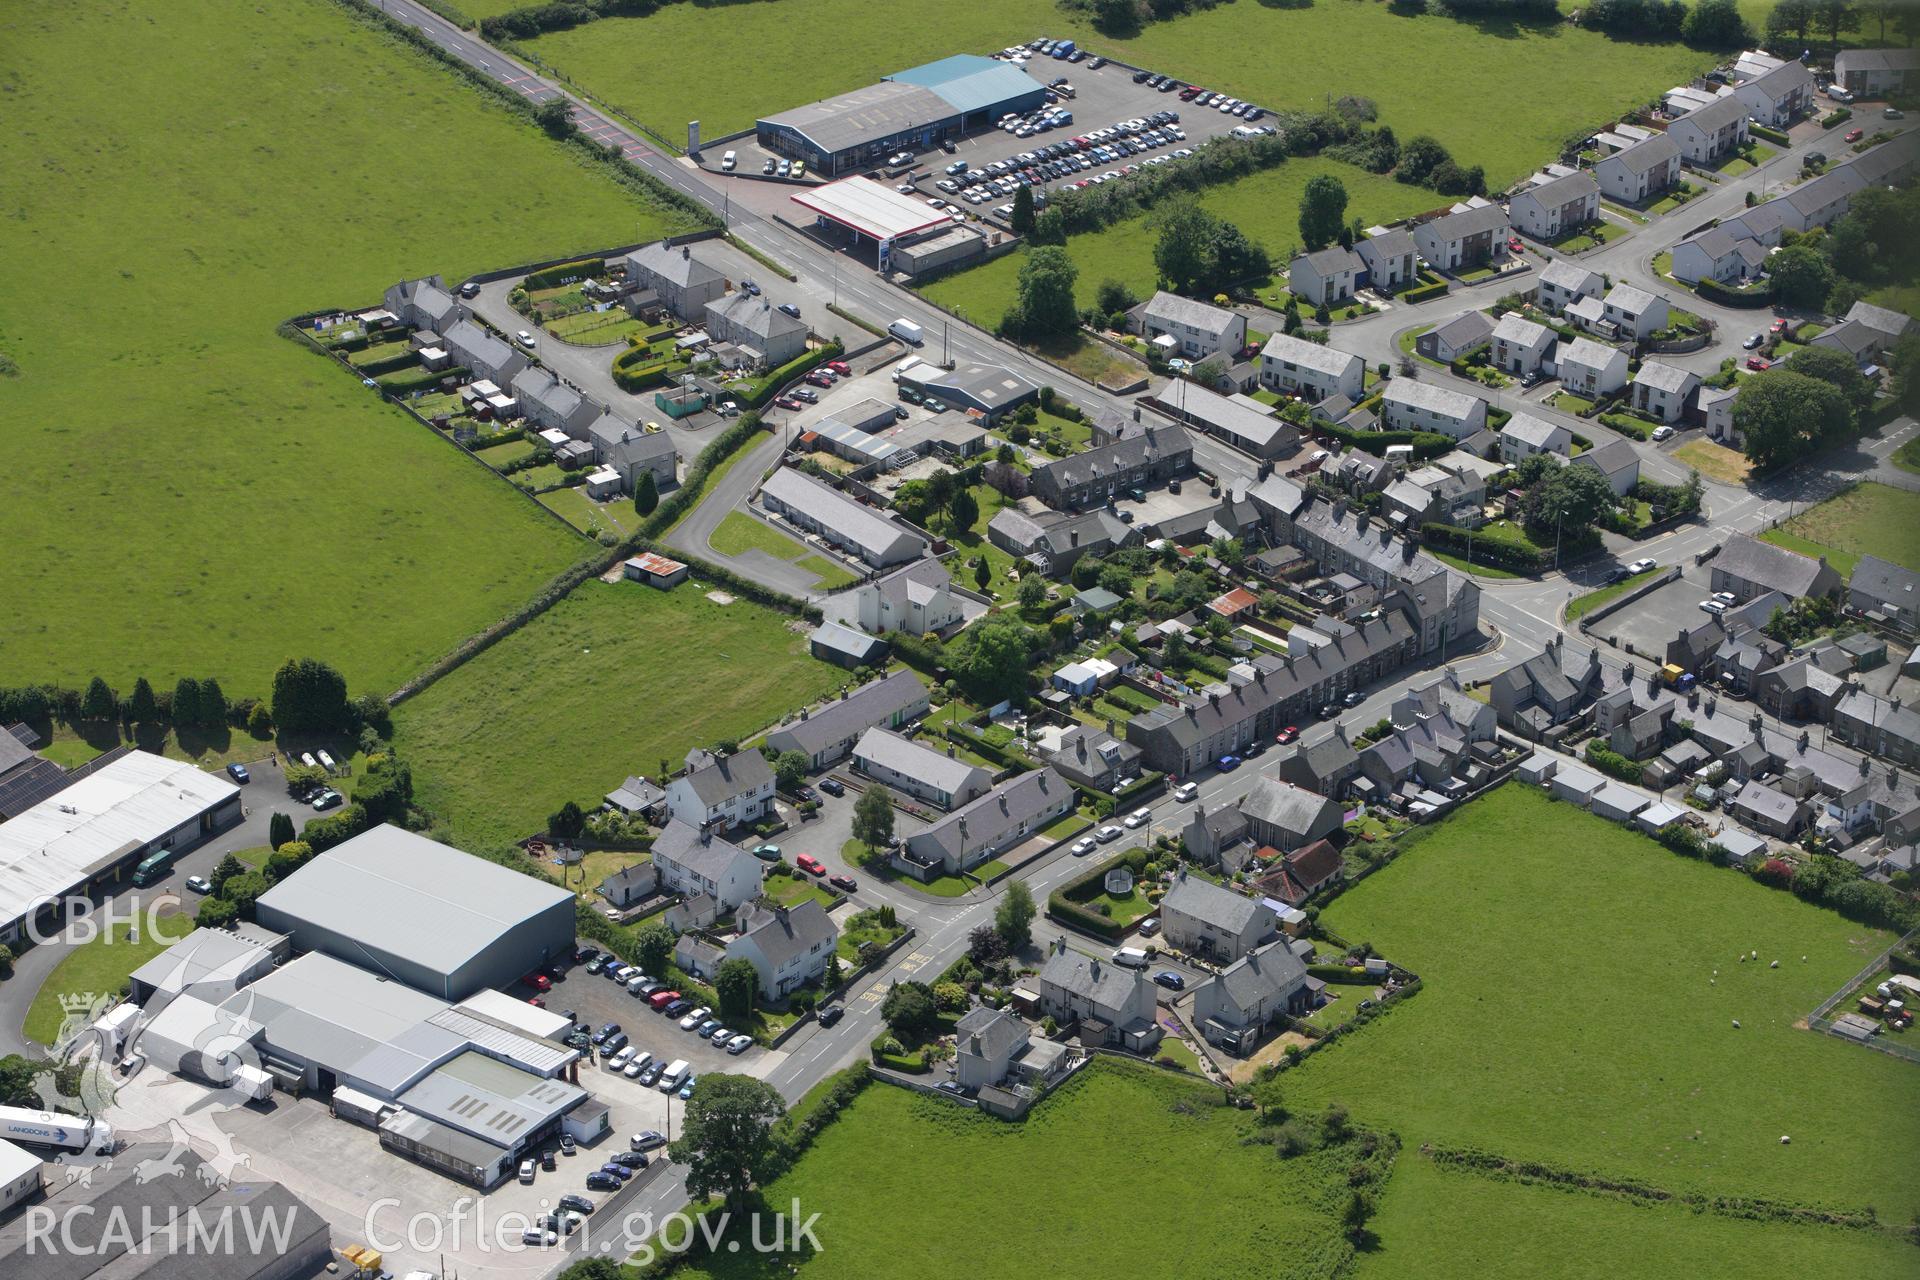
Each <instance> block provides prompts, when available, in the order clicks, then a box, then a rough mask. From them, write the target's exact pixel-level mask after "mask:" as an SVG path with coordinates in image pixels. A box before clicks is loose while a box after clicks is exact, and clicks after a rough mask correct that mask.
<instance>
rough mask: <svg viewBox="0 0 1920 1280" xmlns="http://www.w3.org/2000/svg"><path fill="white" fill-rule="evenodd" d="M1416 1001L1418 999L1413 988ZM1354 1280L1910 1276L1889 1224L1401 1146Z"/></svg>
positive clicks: (1909, 1250)
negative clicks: (1873, 1227) (1731, 1206)
mask: <svg viewBox="0 0 1920 1280" xmlns="http://www.w3.org/2000/svg"><path fill="white" fill-rule="evenodd" d="M1421 998H1422V999H1424V998H1425V997H1424V996H1423V997H1421ZM1369 1225H1370V1226H1371V1227H1372V1229H1373V1232H1374V1234H1375V1235H1376V1236H1377V1237H1378V1246H1377V1247H1376V1248H1373V1249H1370V1250H1367V1251H1365V1252H1363V1253H1362V1254H1361V1255H1360V1262H1359V1265H1358V1266H1356V1267H1355V1268H1354V1270H1353V1273H1352V1275H1353V1278H1354V1280H1483V1278H1484V1277H1487V1276H1553V1277H1554V1278H1555V1280H1670V1277H1673V1276H1687V1277H1688V1278H1689V1280H1778V1277H1781V1276H1899V1275H1912V1274H1913V1270H1914V1253H1913V1246H1912V1245H1911V1244H1908V1243H1906V1242H1904V1241H1901V1240H1898V1239H1896V1238H1894V1236H1893V1235H1892V1234H1891V1233H1890V1232H1877V1231H1857V1230H1848V1229H1845V1228H1840V1227H1815V1226H1795V1225H1790V1224H1787V1223H1780V1222H1742V1221H1735V1220H1733V1219H1731V1218H1725V1217H1720V1216H1718V1215H1715V1214H1707V1213H1695V1212H1693V1211H1692V1210H1691V1209H1684V1208H1680V1207H1678V1206H1669V1205H1660V1206H1651V1205H1639V1204H1633V1203H1629V1202H1626V1201H1622V1200H1618V1199H1613V1198H1611V1197H1605V1196H1599V1195H1591V1194H1586V1193H1583V1192H1578V1191H1562V1190H1559V1189H1555V1188H1548V1187H1539V1186H1520V1185H1515V1184H1513V1183H1508V1182H1496V1181H1494V1180H1492V1179H1489V1178H1482V1177H1476V1176H1474V1175H1472V1174H1467V1173H1459V1172H1453V1171H1450V1170H1445V1169H1441V1168H1439V1167H1437V1166H1435V1165H1434V1163H1433V1162H1432V1161H1430V1160H1427V1159H1426V1158H1424V1157H1422V1156H1421V1155H1419V1154H1418V1153H1416V1152H1413V1151H1403V1152H1402V1153H1401V1156H1400V1162H1399V1164H1398V1166H1397V1167H1396V1168H1395V1170H1394V1174H1393V1178H1392V1180H1391V1181H1389V1182H1388V1183H1387V1187H1386V1193H1385V1194H1384V1195H1383V1196H1382V1197H1381V1200H1380V1214H1379V1216H1378V1217H1376V1218H1375V1219H1374V1220H1373V1221H1372V1223H1370V1224H1369Z"/></svg>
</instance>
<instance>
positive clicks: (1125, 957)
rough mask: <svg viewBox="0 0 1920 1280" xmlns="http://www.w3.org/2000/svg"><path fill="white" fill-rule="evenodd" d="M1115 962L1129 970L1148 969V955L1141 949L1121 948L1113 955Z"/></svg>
mask: <svg viewBox="0 0 1920 1280" xmlns="http://www.w3.org/2000/svg"><path fill="white" fill-rule="evenodd" d="M1113 962H1114V963H1115V964H1117V965H1121V966H1123V967H1125V968H1128V969H1144V968H1146V967H1147V953H1146V952H1144V951H1142V950H1141V949H1140V948H1139V947H1121V948H1119V949H1117V950H1116V951H1115V952H1114V953H1113Z"/></svg>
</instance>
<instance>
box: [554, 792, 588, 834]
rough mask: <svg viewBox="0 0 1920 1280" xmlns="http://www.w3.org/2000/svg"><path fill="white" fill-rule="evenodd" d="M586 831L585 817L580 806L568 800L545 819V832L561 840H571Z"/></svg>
mask: <svg viewBox="0 0 1920 1280" xmlns="http://www.w3.org/2000/svg"><path fill="white" fill-rule="evenodd" d="M586 829H587V815H586V814H584V813H582V812H581V811H580V806H579V805H577V804H575V803H574V802H573V801H571V800H569V801H567V802H566V803H565V804H563V805H561V806H560V807H559V808H558V809H557V810H555V811H554V813H553V816H551V817H549V818H548V819H547V830H548V831H549V832H551V833H552V834H553V835H556V836H559V837H560V838H561V839H562V840H571V839H573V838H574V837H575V836H577V835H579V834H580V833H581V832H582V831H585V830H586Z"/></svg>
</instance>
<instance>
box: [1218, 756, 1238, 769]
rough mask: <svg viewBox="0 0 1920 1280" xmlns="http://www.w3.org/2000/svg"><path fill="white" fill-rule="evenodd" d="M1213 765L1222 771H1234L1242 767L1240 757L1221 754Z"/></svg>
mask: <svg viewBox="0 0 1920 1280" xmlns="http://www.w3.org/2000/svg"><path fill="white" fill-rule="evenodd" d="M1213 767H1214V768H1216V769H1218V770H1219V771H1220V772H1222V773H1232V772H1233V771H1234V770H1235V769H1238V768H1239V767H1240V757H1239V756H1235V755H1225V756H1221V757H1220V758H1219V759H1218V760H1215V761H1214V762H1213Z"/></svg>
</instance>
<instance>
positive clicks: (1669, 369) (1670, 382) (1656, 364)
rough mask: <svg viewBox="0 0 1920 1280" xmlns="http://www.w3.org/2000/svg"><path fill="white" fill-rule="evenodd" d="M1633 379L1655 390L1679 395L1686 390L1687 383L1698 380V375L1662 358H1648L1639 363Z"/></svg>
mask: <svg viewBox="0 0 1920 1280" xmlns="http://www.w3.org/2000/svg"><path fill="white" fill-rule="evenodd" d="M1633 380H1634V381H1635V382H1637V383H1639V384H1640V385H1642V386H1646V387H1652V388H1653V389H1654V390H1656V391H1664V392H1667V393H1668V394H1669V395H1680V394H1682V393H1684V392H1685V391H1686V390H1687V385H1688V383H1690V382H1698V381H1699V380H1700V375H1699V374H1697V373H1695V372H1693V370H1691V369H1682V368H1681V367H1680V366H1679V365H1673V364H1668V363H1666V362H1665V361H1663V360H1648V361H1645V362H1643V363H1642V364H1641V366H1640V372H1638V373H1636V374H1634V375H1633Z"/></svg>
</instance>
